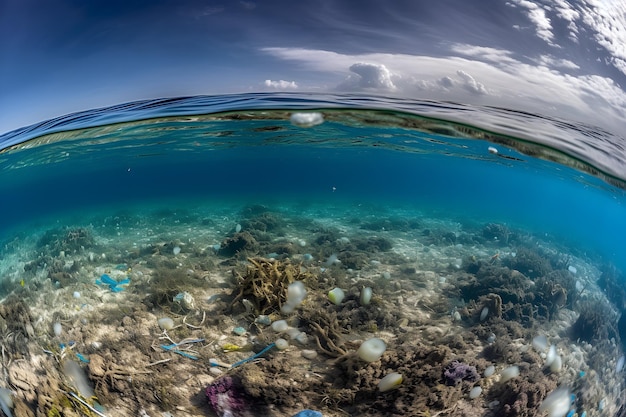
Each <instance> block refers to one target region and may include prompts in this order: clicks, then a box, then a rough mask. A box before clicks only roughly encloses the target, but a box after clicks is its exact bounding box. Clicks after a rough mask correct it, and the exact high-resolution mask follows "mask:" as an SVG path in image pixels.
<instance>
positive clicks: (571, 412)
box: [565, 410, 576, 417]
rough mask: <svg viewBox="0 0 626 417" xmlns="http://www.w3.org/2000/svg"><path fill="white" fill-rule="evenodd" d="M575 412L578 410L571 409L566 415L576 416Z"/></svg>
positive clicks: (568, 416)
mask: <svg viewBox="0 0 626 417" xmlns="http://www.w3.org/2000/svg"><path fill="white" fill-rule="evenodd" d="M574 414H576V410H569V413H567V415H566V416H565V417H574Z"/></svg>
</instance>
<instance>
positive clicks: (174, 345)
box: [161, 343, 198, 361]
mask: <svg viewBox="0 0 626 417" xmlns="http://www.w3.org/2000/svg"><path fill="white" fill-rule="evenodd" d="M178 346H179V345H178V344H176V343H175V344H173V345H161V348H162V349H165V350H169V351H170V352H174V353H178V354H179V355H180V356H184V357H185V358H189V359H193V360H194V361H197V360H198V357H197V356H195V355H192V354H191V353H187V352H185V351H183V350H180V349H176V348H177V347H178Z"/></svg>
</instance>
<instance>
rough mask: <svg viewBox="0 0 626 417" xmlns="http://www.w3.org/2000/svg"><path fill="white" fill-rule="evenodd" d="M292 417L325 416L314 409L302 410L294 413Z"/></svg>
mask: <svg viewBox="0 0 626 417" xmlns="http://www.w3.org/2000/svg"><path fill="white" fill-rule="evenodd" d="M292 417H323V416H322V413H320V412H319V411H314V410H302V411H299V412H298V413H296V414H294V415H293V416H292Z"/></svg>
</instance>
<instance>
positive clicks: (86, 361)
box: [76, 352, 89, 363]
mask: <svg viewBox="0 0 626 417" xmlns="http://www.w3.org/2000/svg"><path fill="white" fill-rule="evenodd" d="M76 357H77V358H78V360H80V361H81V362H85V363H89V359H87V357H86V356H85V355H83V354H81V353H78V352H76Z"/></svg>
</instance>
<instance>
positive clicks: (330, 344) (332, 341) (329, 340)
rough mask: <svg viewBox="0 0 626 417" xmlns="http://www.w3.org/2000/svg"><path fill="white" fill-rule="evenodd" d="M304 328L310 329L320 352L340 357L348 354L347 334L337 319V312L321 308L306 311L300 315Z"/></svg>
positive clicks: (316, 307) (309, 331)
mask: <svg viewBox="0 0 626 417" xmlns="http://www.w3.org/2000/svg"><path fill="white" fill-rule="evenodd" d="M300 321H301V324H302V325H303V326H306V327H308V331H307V332H308V333H310V334H312V335H313V337H314V338H315V342H316V344H317V348H318V349H319V350H320V352H322V353H324V354H326V355H328V356H332V357H339V356H342V355H345V354H346V349H345V346H344V341H343V337H342V336H341V335H342V334H343V333H345V332H346V331H345V329H343V328H342V327H341V326H340V324H339V320H338V318H337V312H335V311H329V310H327V309H325V308H323V307H321V306H315V307H313V308H310V309H305V310H303V311H302V313H301V314H300Z"/></svg>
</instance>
